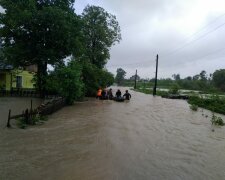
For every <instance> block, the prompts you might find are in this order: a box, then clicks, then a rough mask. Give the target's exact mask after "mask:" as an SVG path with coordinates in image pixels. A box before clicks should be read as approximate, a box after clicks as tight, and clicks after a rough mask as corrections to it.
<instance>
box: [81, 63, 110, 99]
mask: <svg viewBox="0 0 225 180" xmlns="http://www.w3.org/2000/svg"><path fill="white" fill-rule="evenodd" d="M82 80H83V82H84V84H85V95H86V96H96V91H97V89H98V88H99V87H103V88H105V87H106V86H110V85H112V84H113V83H114V77H113V74H112V73H110V72H108V71H107V70H105V69H99V68H98V67H96V66H95V65H94V64H91V63H83V69H82Z"/></svg>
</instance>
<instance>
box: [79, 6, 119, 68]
mask: <svg viewBox="0 0 225 180" xmlns="http://www.w3.org/2000/svg"><path fill="white" fill-rule="evenodd" d="M82 20H83V28H82V32H83V34H84V46H85V57H86V59H88V60H89V62H90V63H92V64H95V65H96V66H97V67H98V68H103V67H104V65H105V64H106V63H107V60H108V59H109V58H110V54H109V49H110V47H111V46H112V45H113V44H114V43H115V42H119V41H120V40H121V34H120V26H119V23H118V22H117V20H116V17H115V16H114V15H112V14H110V13H108V12H106V11H105V10H104V9H103V8H101V7H98V6H89V5H88V6H87V7H86V8H85V9H84V11H83V13H82Z"/></svg>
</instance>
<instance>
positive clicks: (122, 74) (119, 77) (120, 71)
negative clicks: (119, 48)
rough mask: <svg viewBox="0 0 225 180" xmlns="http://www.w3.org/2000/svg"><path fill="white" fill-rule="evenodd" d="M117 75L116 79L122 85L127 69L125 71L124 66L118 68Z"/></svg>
mask: <svg viewBox="0 0 225 180" xmlns="http://www.w3.org/2000/svg"><path fill="white" fill-rule="evenodd" d="M116 73H117V74H116V77H115V81H116V83H117V84H118V85H121V84H122V82H123V81H124V78H125V76H126V71H124V70H123V69H122V68H118V69H117V70H116Z"/></svg>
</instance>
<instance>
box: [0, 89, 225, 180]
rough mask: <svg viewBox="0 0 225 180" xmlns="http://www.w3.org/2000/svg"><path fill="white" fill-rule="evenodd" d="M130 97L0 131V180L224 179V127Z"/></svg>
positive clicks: (177, 107) (165, 102)
mask: <svg viewBox="0 0 225 180" xmlns="http://www.w3.org/2000/svg"><path fill="white" fill-rule="evenodd" d="M131 95H132V99H131V101H130V102H124V103H118V102H114V101H108V100H107V101H100V100H96V99H89V100H88V101H85V102H81V103H76V104H75V105H73V106H70V107H65V108H63V109H62V110H60V111H58V112H56V113H55V114H53V115H51V116H49V121H48V122H46V123H45V124H44V125H40V126H34V127H30V128H28V129H26V130H20V129H1V133H0V135H1V137H0V179H10V180H11V179H12V180H14V179H17V180H20V179H21V180H26V179H27V180H30V179H32V180H33V179H47V180H52V179H56V180H64V179H65V180H73V179H75V180H89V179H90V180H114V179H115V180H145V179H146V180H149V179H151V180H156V179H157V180H158V179H168V180H176V179H178V180H179V179H182V180H186V179H191V180H199V179H204V180H207V179H210V180H211V179H215V180H222V179H225V128H224V127H222V128H221V127H214V126H211V123H210V117H211V113H210V112H209V111H206V110H203V112H202V111H201V110H199V111H198V112H193V111H191V110H190V108H189V105H188V104H187V102H186V101H183V100H170V99H162V98H160V97H155V98H154V97H152V96H151V95H145V94H142V93H138V92H131ZM207 115H208V116H209V117H208V118H207V117H206V116H207ZM221 117H222V118H223V119H224V120H225V117H224V116H221ZM212 129H214V130H215V131H214V132H213V131H212Z"/></svg>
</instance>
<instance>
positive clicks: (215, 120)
mask: <svg viewBox="0 0 225 180" xmlns="http://www.w3.org/2000/svg"><path fill="white" fill-rule="evenodd" d="M211 122H212V124H214V125H218V126H224V125H225V124H224V122H223V119H222V118H221V117H218V116H216V115H215V114H214V113H213V114H212V119H211Z"/></svg>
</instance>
